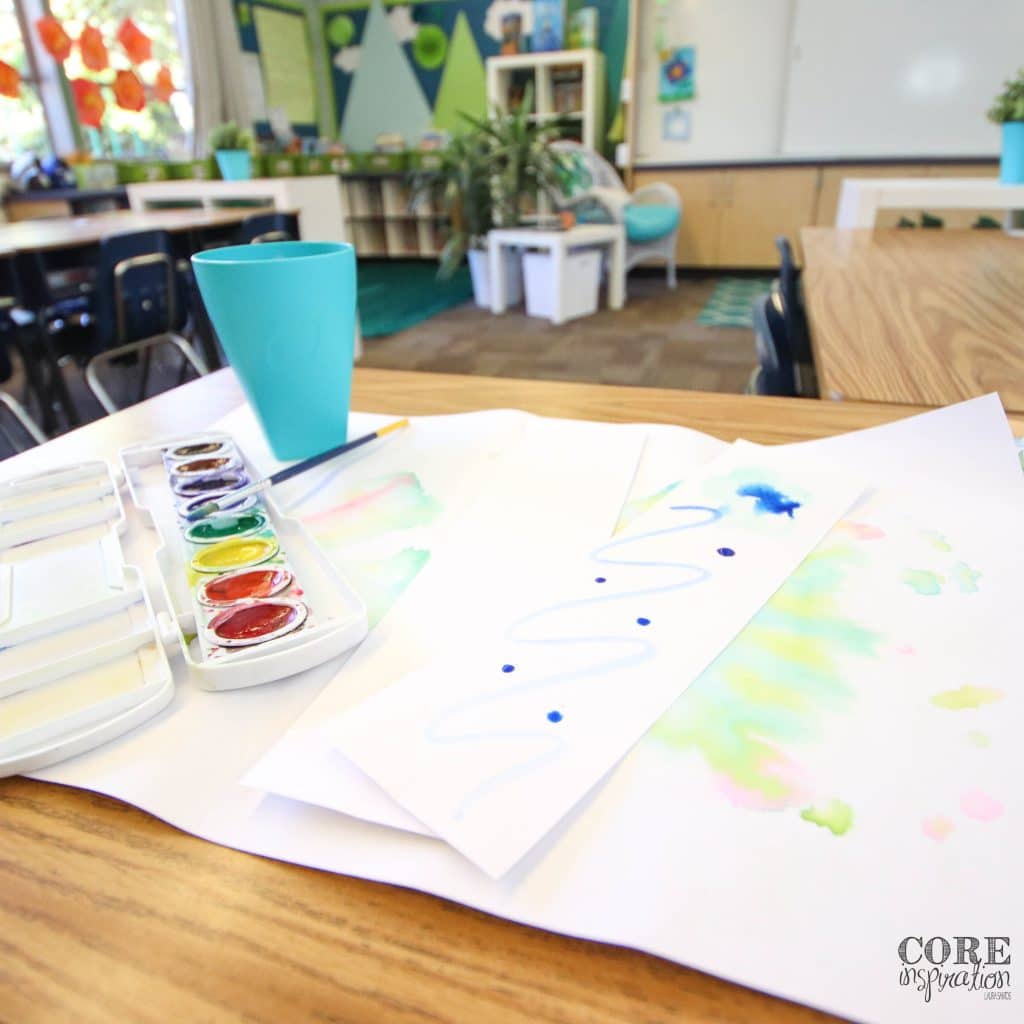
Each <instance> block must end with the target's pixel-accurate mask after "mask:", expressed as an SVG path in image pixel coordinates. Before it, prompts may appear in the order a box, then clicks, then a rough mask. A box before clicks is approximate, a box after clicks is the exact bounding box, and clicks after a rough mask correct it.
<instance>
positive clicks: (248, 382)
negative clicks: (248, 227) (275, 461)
mask: <svg viewBox="0 0 1024 1024" xmlns="http://www.w3.org/2000/svg"><path fill="white" fill-rule="evenodd" d="M192 265H193V267H194V268H195V274H196V281H197V282H198V284H199V291H200V293H201V294H202V296H203V302H204V303H205V304H206V310H207V312H208V313H209V315H210V320H211V321H212V323H213V326H214V328H215V329H216V331H217V335H218V337H219V338H220V343H221V346H222V347H223V349H224V352H225V354H226V355H227V357H228V361H229V362H230V363H231V365H232V367H233V368H234V370H235V373H237V374H238V379H239V381H240V382H241V384H242V388H243V389H244V390H245V393H246V396H247V397H248V399H249V402H250V403H251V405H252V407H253V408H254V409H255V410H256V415H257V417H258V418H259V421H260V424H261V425H262V427H263V432H264V433H265V434H266V435H267V440H268V441H269V442H270V447H271V448H272V449H273V452H274V455H276V456H277V458H279V459H282V460H288V461H290V460H293V459H305V458H308V457H310V456H312V455H319V454H320V453H321V452H324V451H327V449H328V448H333V447H335V446H337V445H339V444H344V443H345V441H346V440H347V439H348V408H349V397H350V395H351V390H352V360H353V357H354V351H353V349H354V339H355V317H356V254H355V250H354V249H353V248H352V246H351V245H346V244H344V243H342V242H268V243H266V244H263V245H233V246H228V247H226V248H223V249H209V250H207V251H206V252H201V253H197V254H196V255H195V256H193V257H192Z"/></svg>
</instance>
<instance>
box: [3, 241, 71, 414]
mask: <svg viewBox="0 0 1024 1024" xmlns="http://www.w3.org/2000/svg"><path fill="white" fill-rule="evenodd" d="M89 291H90V289H87V288H83V287H82V286H80V285H76V286H74V287H73V288H71V289H67V290H65V291H64V292H63V293H59V292H56V291H55V290H54V289H53V288H52V287H51V285H50V282H49V278H48V276H47V273H46V265H45V263H44V262H43V257H42V256H41V255H40V254H39V253H34V252H19V253H17V254H15V255H14V256H12V257H7V258H4V259H0V332H2V334H3V354H2V356H0V379H2V380H8V379H9V377H10V374H11V372H12V367H11V363H10V355H9V353H10V350H11V349H13V350H14V351H16V352H17V353H18V355H19V356H20V358H21V362H22V365H23V368H24V372H25V379H26V384H27V387H28V391H29V393H30V394H31V396H32V398H33V399H34V400H35V402H36V403H37V404H38V406H39V412H40V418H41V419H42V422H43V429H44V430H45V431H46V432H47V433H48V434H53V433H56V432H57V430H58V416H57V414H58V412H60V413H63V416H64V419H65V421H66V423H67V425H68V426H69V427H74V426H78V425H79V424H80V423H81V416H80V414H79V411H78V408H77V407H76V405H75V402H74V401H73V399H72V397H71V393H70V391H69V390H68V386H67V382H66V381H65V379H64V374H63V371H62V368H61V364H60V361H59V360H58V356H57V351H56V347H55V344H56V342H58V341H59V340H61V338H63V337H64V335H65V332H67V331H69V330H70V329H71V328H79V329H81V332H83V336H84V331H85V330H86V329H87V328H88V326H89V324H90V322H91V314H90V312H89V310H90V302H91V299H90V296H89ZM27 400H28V399H26V401H27Z"/></svg>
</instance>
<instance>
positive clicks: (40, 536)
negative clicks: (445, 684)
mask: <svg viewBox="0 0 1024 1024" xmlns="http://www.w3.org/2000/svg"><path fill="white" fill-rule="evenodd" d="M121 467H122V471H123V482H124V484H125V485H126V488H127V493H128V495H129V497H130V498H131V505H133V506H134V510H132V509H131V508H129V509H128V511H129V512H132V513H133V514H132V515H131V516H130V517H129V516H128V515H126V508H125V503H124V502H123V501H122V497H121V491H120V485H121V482H122V481H121V477H120V474H117V473H115V471H114V470H113V469H112V467H111V466H110V465H108V464H107V463H105V462H100V461H97V462H88V463H84V464H78V465H76V466H69V467H64V468H61V469H57V470H51V471H48V472H45V473H39V474H34V475H32V476H26V477H21V478H17V479H14V480H11V481H8V482H5V483H2V484H0V777H2V776H5V775H12V774H18V773H22V772H27V771H32V770H35V769H38V768H42V767H45V766H46V765H49V764H53V763H55V762H57V761H61V760H64V759H65V758H67V757H71V756H73V755H75V754H78V753H82V752H83V751H86V750H89V749H91V748H93V747H95V746H98V745H100V744H102V743H105V742H107V741H109V740H111V739H113V738H114V737H115V736H118V735H120V734H121V733H124V732H126V731H128V730H129V729H133V728H135V727H136V726H138V725H139V724H141V723H142V722H144V721H145V720H146V719H147V718H149V717H151V716H152V715H155V714H156V713H157V712H159V711H160V710H162V709H163V708H164V707H166V706H167V704H168V703H169V702H170V701H171V699H172V697H173V694H174V677H173V672H172V668H171V663H170V661H169V653H176V652H180V653H181V655H182V657H183V659H184V661H185V665H186V667H187V669H188V674H189V676H190V679H191V680H192V682H193V683H195V684H197V685H198V686H200V687H201V688H203V689H207V690H232V689H238V688H240V687H247V686H255V685H259V684H263V683H269V682H272V681H274V680H278V679H283V678H286V677H288V676H291V675H295V674H297V673H299V672H303V671H306V670H307V669H310V668H313V667H315V666H317V665H320V664H323V663H324V662H326V661H329V660H331V659H332V658H335V657H337V656H339V655H341V654H343V653H345V652H346V651H348V650H349V649H351V648H352V647H354V646H355V645H357V644H358V643H359V642H360V641H361V640H362V639H363V638H364V637H365V635H366V632H367V628H368V626H367V613H366V607H365V605H364V603H363V601H362V599H361V598H360V596H359V595H358V593H357V592H356V591H355V590H353V589H352V587H351V586H349V584H348V583H347V582H346V581H345V580H344V579H343V578H342V577H341V576H340V575H339V574H338V572H337V570H336V569H335V568H334V567H333V565H332V564H331V562H330V560H329V559H328V558H327V557H326V555H325V554H324V553H323V552H322V551H321V550H320V548H319V547H318V546H317V545H316V543H315V541H314V540H313V539H312V537H311V536H310V535H309V534H308V533H307V531H306V530H305V528H304V527H303V526H302V525H301V524H300V523H299V522H298V521H297V520H295V519H292V518H290V517H287V516H285V515H283V514H282V513H281V511H280V510H279V509H278V507H277V505H276V504H275V502H274V500H273V498H272V497H270V496H268V495H266V494H261V495H259V496H256V495H250V496H243V497H241V498H240V499H239V500H238V502H237V503H232V502H231V497H230V495H231V493H232V492H233V491H235V490H238V489H240V488H242V487H245V486H246V485H248V483H249V482H250V480H253V479H256V477H255V475H254V471H253V469H252V467H251V466H250V465H249V464H248V463H247V461H246V460H245V458H244V456H243V455H242V454H241V452H240V451H239V450H238V448H237V447H236V446H235V444H234V442H233V440H232V439H231V438H230V437H228V436H226V435H223V434H204V435H201V436H198V437H196V436H193V437H186V438H173V439H171V440H169V441H164V442H160V443H155V444H146V445H138V446H135V447H132V448H128V449H125V450H124V451H122V453H121ZM214 497H216V498H217V499H218V501H219V504H220V505H221V507H222V509H223V511H220V512H218V513H217V514H216V515H213V516H209V517H205V518H202V519H198V520H196V521H194V522H189V521H188V519H187V516H188V513H189V512H190V511H191V510H192V509H194V508H195V507H196V505H197V503H198V504H203V503H205V502H208V501H209V500H210V499H211V498H214ZM134 511H137V512H138V516H136V515H135V514H134ZM140 517H141V519H142V521H143V526H142V530H141V531H140V530H138V529H134V531H133V534H132V535H131V539H132V540H134V541H135V542H137V543H140V544H141V545H142V552H144V553H140V554H139V555H138V557H137V558H136V559H135V561H136V562H137V563H138V564H137V565H130V564H128V562H127V560H126V558H125V555H124V549H123V547H122V534H124V533H125V531H126V529H127V527H128V524H129V519H131V520H132V521H133V522H134V521H136V520H137V519H138V518H140ZM152 530H155V531H156V534H157V536H156V541H157V546H156V550H155V553H152V554H150V552H151V551H152V549H153V547H154V544H153V538H152V535H151V531H152ZM147 533H150V537H149V538H148V539H147V537H146V536H145V535H146V534H147ZM142 565H144V566H145V571H143V569H142V568H140V567H139V566H142ZM147 577H148V578H149V581H150V583H151V584H152V585H151V586H149V587H147ZM154 596H155V597H157V603H159V599H160V598H161V597H162V600H163V608H162V609H160V610H157V609H156V608H155V607H154V600H153V597H154Z"/></svg>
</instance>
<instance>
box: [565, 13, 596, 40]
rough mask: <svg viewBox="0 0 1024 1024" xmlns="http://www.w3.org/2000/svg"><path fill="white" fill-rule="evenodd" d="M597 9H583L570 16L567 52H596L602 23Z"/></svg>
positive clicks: (566, 37) (566, 38)
mask: <svg viewBox="0 0 1024 1024" xmlns="http://www.w3.org/2000/svg"><path fill="white" fill-rule="evenodd" d="M598 18H599V14H598V10H597V8H596V7H581V8H579V9H577V10H574V11H573V12H572V13H571V14H570V15H569V28H568V31H567V32H566V36H565V48H566V49H567V50H596V49H597V40H598V28H599V25H600V22H599V20H598Z"/></svg>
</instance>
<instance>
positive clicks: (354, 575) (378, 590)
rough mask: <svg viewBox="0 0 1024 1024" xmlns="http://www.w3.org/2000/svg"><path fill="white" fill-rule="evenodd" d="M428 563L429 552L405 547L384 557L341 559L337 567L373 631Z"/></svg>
mask: <svg viewBox="0 0 1024 1024" xmlns="http://www.w3.org/2000/svg"><path fill="white" fill-rule="evenodd" d="M429 561H430V552H429V551H426V550H423V549H420V548H404V549H403V550H401V551H397V552H395V553H394V554H393V555H390V556H388V557H386V558H378V559H359V560H357V559H352V560H351V561H341V560H340V561H339V563H338V568H339V569H340V570H341V572H342V573H343V575H344V576H345V578H346V580H348V582H349V584H350V585H351V586H353V587H354V588H355V590H356V592H357V593H358V594H359V596H360V597H361V598H362V599H363V603H364V604H365V605H366V615H367V619H368V620H369V625H370V628H371V629H372V628H373V627H374V626H376V625H377V623H378V622H380V620H381V619H383V618H384V616H385V615H386V614H387V613H388V611H389V610H390V608H391V606H392V605H393V604H394V603H395V602H396V601H397V600H398V598H399V597H401V595H402V593H403V591H404V590H405V588H406V587H408V586H409V584H410V583H412V581H413V580H414V579H415V578H416V576H417V574H418V573H419V572H420V570H422V569H423V567H424V566H425V565H426V564H427V562H429Z"/></svg>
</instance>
